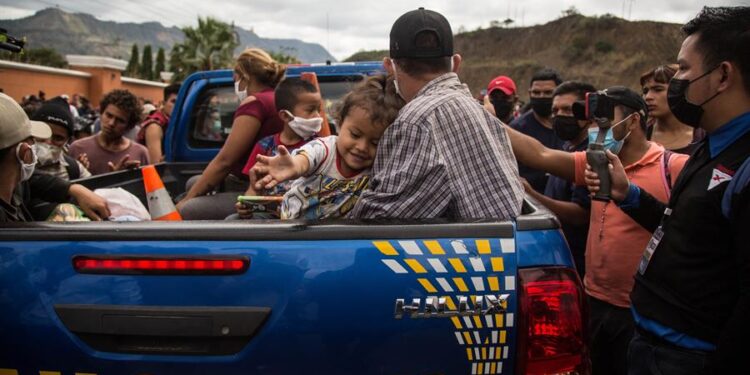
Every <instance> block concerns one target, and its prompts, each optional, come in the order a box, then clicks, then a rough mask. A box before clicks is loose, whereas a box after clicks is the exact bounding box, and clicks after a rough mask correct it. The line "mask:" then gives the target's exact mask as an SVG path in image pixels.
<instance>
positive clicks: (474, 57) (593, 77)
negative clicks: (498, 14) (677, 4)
mask: <svg viewBox="0 0 750 375" xmlns="http://www.w3.org/2000/svg"><path fill="white" fill-rule="evenodd" d="M680 26H681V25H678V24H671V23H664V22H655V21H627V20H624V19H621V18H617V17H614V16H612V15H603V16H598V17H587V16H583V15H580V14H573V15H568V16H566V17H561V18H558V19H556V20H553V21H550V22H548V23H546V24H542V25H535V26H528V27H511V28H502V27H491V28H487V29H479V30H475V31H470V32H464V33H460V34H457V35H455V36H454V51H455V52H456V53H458V54H461V56H462V57H463V62H462V64H461V69H460V72H459V76H460V78H461V81H463V82H464V83H466V84H468V85H469V88H470V89H471V91H472V93H474V94H478V93H479V92H480V91H481V90H482V89H484V88H486V87H487V84H488V83H489V82H490V80H491V79H493V78H494V77H496V76H498V75H506V76H509V77H511V78H512V79H513V80H514V81H515V83H516V86H517V89H518V95H519V96H520V97H522V99H524V100H526V99H527V98H528V94H527V88H528V85H529V81H530V80H531V76H532V75H533V74H534V72H536V71H537V70H539V69H542V68H545V67H551V68H554V69H556V70H558V71H559V72H560V73H561V74H562V76H563V79H565V80H568V79H571V80H578V81H585V82H589V83H591V84H593V85H595V86H596V87H597V88H598V89H604V88H606V87H610V86H614V85H624V86H628V87H630V88H632V89H634V90H636V92H640V82H639V79H640V76H641V74H642V73H644V72H646V71H648V70H650V69H653V68H655V67H656V66H658V65H662V64H668V63H672V62H675V61H676V60H677V52H678V51H679V49H680V45H681V43H682V40H683V35H682V33H681V30H680ZM387 55H388V51H387V50H381V51H360V52H357V53H355V54H354V55H352V56H350V57H349V58H347V59H346V60H344V61H362V60H381V59H382V58H383V57H384V56H387Z"/></svg>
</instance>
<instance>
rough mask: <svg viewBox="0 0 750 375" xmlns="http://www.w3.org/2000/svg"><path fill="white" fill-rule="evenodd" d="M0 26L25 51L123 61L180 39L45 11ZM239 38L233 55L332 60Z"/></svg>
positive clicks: (144, 27) (296, 47)
mask: <svg viewBox="0 0 750 375" xmlns="http://www.w3.org/2000/svg"><path fill="white" fill-rule="evenodd" d="M0 27H2V28H4V29H7V30H8V32H9V33H10V34H11V35H13V36H15V37H18V38H21V37H26V40H27V44H26V46H27V47H28V48H40V47H50V48H54V49H56V50H57V51H58V52H59V53H61V54H63V55H65V54H83V55H102V56H109V57H116V58H120V59H124V60H127V59H128V58H129V57H130V50H131V48H132V46H133V43H136V44H138V45H139V47H141V48H143V46H144V45H146V44H150V45H151V46H152V47H153V48H154V51H155V50H157V49H158V48H159V47H163V48H164V49H165V50H166V51H167V52H169V50H170V49H171V48H172V46H173V45H174V44H175V43H178V42H181V41H182V40H183V35H182V31H180V29H179V28H177V27H170V28H167V27H164V26H163V25H162V24H160V23H158V22H146V23H117V22H111V21H101V20H98V19H96V18H95V17H94V16H92V15H90V14H84V13H67V12H64V11H62V10H59V9H56V8H47V9H44V10H40V11H38V12H37V13H36V14H34V15H32V16H29V17H26V18H21V19H16V20H0ZM236 31H237V34H238V35H239V37H240V47H238V49H237V51H235V52H236V53H237V54H239V52H241V50H242V49H244V48H246V47H260V48H263V49H266V50H269V51H273V52H281V53H284V54H287V55H294V56H297V58H299V59H300V60H301V61H303V62H324V61H326V60H332V61H335V58H334V57H333V56H331V54H330V53H328V51H326V50H325V48H323V47H322V46H321V45H319V44H315V43H306V42H303V41H301V40H297V39H268V38H261V37H260V36H258V35H257V34H255V33H254V32H253V31H249V30H245V29H241V28H239V27H237V28H236Z"/></svg>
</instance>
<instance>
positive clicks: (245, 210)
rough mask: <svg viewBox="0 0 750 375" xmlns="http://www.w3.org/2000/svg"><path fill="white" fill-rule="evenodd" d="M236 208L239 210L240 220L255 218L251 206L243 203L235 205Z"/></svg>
mask: <svg viewBox="0 0 750 375" xmlns="http://www.w3.org/2000/svg"><path fill="white" fill-rule="evenodd" d="M234 208H235V209H236V210H237V214H238V215H240V219H244V220H247V219H252V218H253V210H252V209H251V208H250V206H248V205H246V204H244V203H242V202H237V203H235V204H234Z"/></svg>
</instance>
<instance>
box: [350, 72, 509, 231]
mask: <svg viewBox="0 0 750 375" xmlns="http://www.w3.org/2000/svg"><path fill="white" fill-rule="evenodd" d="M522 201H523V186H522V185H521V182H520V180H519V178H518V167H517V165H516V159H515V157H514V156H513V152H512V150H511V147H510V140H509V139H508V135H507V133H506V132H505V128H504V127H503V125H502V123H501V122H500V120H498V119H497V118H495V117H494V116H492V115H491V114H489V113H488V112H487V111H485V110H484V108H483V107H482V106H481V105H480V104H479V103H478V102H476V100H474V98H472V96H471V93H470V92H469V90H468V88H467V87H466V86H465V85H463V84H461V82H460V81H459V80H458V76H457V75H456V74H455V73H447V74H444V75H442V76H440V77H438V78H435V79H434V80H432V81H431V82H429V83H428V84H427V85H426V86H424V87H423V88H422V89H421V90H420V91H419V92H418V93H417V96H416V97H415V98H414V100H412V101H411V102H409V103H408V104H407V105H406V106H405V107H404V108H402V109H401V112H400V113H399V115H398V118H397V119H396V121H395V122H394V123H393V124H392V125H391V126H390V127H388V129H387V130H386V131H385V133H384V134H383V137H382V138H381V140H380V143H379V144H378V151H377V154H376V157H375V163H374V165H373V168H372V179H371V181H370V186H369V189H368V190H365V191H364V192H362V195H361V197H360V199H359V201H358V202H357V205H356V206H355V207H354V209H353V210H352V212H351V214H350V217H352V218H407V219H408V218H436V217H446V218H451V219H485V218H491V219H500V220H505V219H511V218H515V217H516V216H518V215H519V213H520V212H521V204H522Z"/></svg>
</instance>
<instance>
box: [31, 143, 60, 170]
mask: <svg viewBox="0 0 750 375" xmlns="http://www.w3.org/2000/svg"><path fill="white" fill-rule="evenodd" d="M33 148H34V151H35V152H36V156H37V164H38V165H39V166H45V165H51V164H55V163H59V162H61V161H62V160H63V157H62V154H63V149H62V147H57V146H55V145H51V144H48V143H34V146H33Z"/></svg>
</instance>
